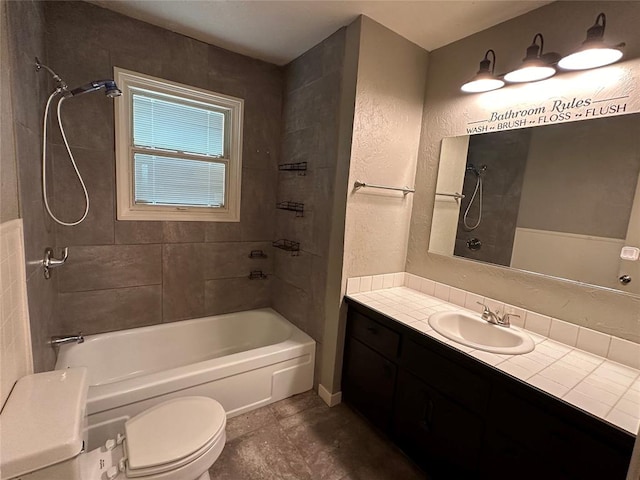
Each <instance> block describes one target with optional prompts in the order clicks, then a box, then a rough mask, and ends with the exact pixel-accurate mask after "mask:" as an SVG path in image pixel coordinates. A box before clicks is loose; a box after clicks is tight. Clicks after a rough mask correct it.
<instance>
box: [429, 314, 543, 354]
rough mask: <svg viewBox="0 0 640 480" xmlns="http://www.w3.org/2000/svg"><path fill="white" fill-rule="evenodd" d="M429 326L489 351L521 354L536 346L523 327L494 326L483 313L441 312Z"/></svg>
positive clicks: (461, 341)
mask: <svg viewBox="0 0 640 480" xmlns="http://www.w3.org/2000/svg"><path fill="white" fill-rule="evenodd" d="M429 325H431V328H433V329H434V330H435V331H436V332H438V333H439V334H440V335H442V336H444V337H447V338H448V339H449V340H453V341H454V342H458V343H461V344H463V345H466V346H468V347H472V348H474V349H478V350H484V351H486V352H492V353H503V354H509V355H519V354H522V353H528V352H531V351H532V350H533V349H534V347H535V344H534V342H533V339H532V338H531V337H530V336H529V335H527V334H526V333H525V332H523V331H522V330H520V329H519V328H515V327H513V326H511V327H501V326H499V325H494V324H492V323H489V322H487V321H486V320H483V319H482V318H480V315H479V314H472V313H468V312H462V311H451V312H438V313H434V314H433V315H431V316H430V317H429Z"/></svg>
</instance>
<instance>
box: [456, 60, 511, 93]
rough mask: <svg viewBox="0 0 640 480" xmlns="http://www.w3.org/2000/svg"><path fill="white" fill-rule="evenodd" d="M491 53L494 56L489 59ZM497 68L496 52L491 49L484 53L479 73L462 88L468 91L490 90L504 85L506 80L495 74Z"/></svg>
mask: <svg viewBox="0 0 640 480" xmlns="http://www.w3.org/2000/svg"><path fill="white" fill-rule="evenodd" d="M489 54H491V56H492V57H493V59H492V60H489ZM495 68H496V52H494V51H493V50H491V49H489V50H487V53H485V54H484V59H483V60H482V61H481V62H480V69H479V70H478V73H476V75H475V76H474V77H473V78H472V79H471V80H469V81H468V82H467V83H465V84H464V85H462V87H460V90H462V91H463V92H467V93H479V92H488V91H490V90H497V89H498V88H502V87H504V81H502V80H501V79H499V78H497V77H496V76H495V75H494V70H495Z"/></svg>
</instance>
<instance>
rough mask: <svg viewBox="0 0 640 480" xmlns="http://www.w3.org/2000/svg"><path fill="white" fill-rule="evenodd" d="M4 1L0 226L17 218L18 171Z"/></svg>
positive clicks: (0, 11) (0, 10) (0, 20)
mask: <svg viewBox="0 0 640 480" xmlns="http://www.w3.org/2000/svg"><path fill="white" fill-rule="evenodd" d="M9 62H10V59H9V35H8V32H7V10H6V1H5V0H2V2H0V65H2V66H3V68H2V69H0V223H2V222H6V221H8V220H13V219H14V218H18V217H19V214H18V172H17V166H16V151H15V144H14V140H13V133H14V132H13V109H12V107H11V86H10V80H11V76H10V74H9V69H8V68H5V67H4V66H5V65H9Z"/></svg>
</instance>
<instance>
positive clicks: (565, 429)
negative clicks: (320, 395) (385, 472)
mask: <svg viewBox="0 0 640 480" xmlns="http://www.w3.org/2000/svg"><path fill="white" fill-rule="evenodd" d="M347 303H348V304H349V314H348V320H347V331H346V338H345V356H344V364H343V378H342V392H343V399H344V401H345V402H346V403H348V404H349V405H351V406H352V407H354V408H355V409H356V410H357V411H359V412H360V413H361V414H362V415H363V416H365V417H366V418H367V419H368V420H369V421H370V422H371V423H373V424H374V425H375V426H376V427H377V428H378V429H379V430H381V431H382V432H383V433H384V434H385V435H387V436H388V437H389V438H390V439H391V440H392V441H394V442H395V443H396V444H397V445H398V446H399V447H400V448H401V449H402V450H403V451H404V452H405V453H406V454H407V455H409V456H410V457H411V458H412V459H413V460H414V461H415V462H416V463H417V464H419V465H420V466H422V467H423V468H424V470H425V471H426V472H427V473H428V474H429V476H430V477H431V478H434V479H438V478H442V479H452V478H486V479H493V480H495V479H509V480H511V479H515V478H517V479H540V478H544V479H576V480H577V479H580V480H586V479H598V480H604V479H607V480H615V479H621V480H622V479H624V478H625V475H626V471H627V468H628V464H629V460H630V457H631V451H632V449H633V442H634V436H633V435H631V434H629V433H628V432H626V431H623V430H621V429H619V428H617V427H615V426H612V425H610V424H608V423H606V422H604V421H602V420H600V419H598V418H595V417H593V416H592V415H589V414H587V413H585V412H583V411H581V410H579V409H577V408H575V407H573V406H571V405H569V404H567V403H565V402H563V401H562V400H559V399H557V398H555V397H552V396H551V395H548V394H546V393H544V392H541V391H540V390H538V389H536V388H534V387H532V386H530V385H528V384H526V383H524V382H521V381H519V380H517V379H514V378H512V377H510V376H508V375H507V374H505V373H502V372H500V371H499V370H497V369H495V368H493V367H490V366H488V365H485V364H483V363H481V362H480V361H477V360H475V359H474V358H472V357H469V356H467V355H466V354H464V353H462V352H460V351H457V350H455V349H453V348H451V347H449V346H447V345H444V344H442V343H441V342H438V341H437V340H435V339H433V338H431V337H428V336H425V335H423V334H421V333H420V332H417V331H415V330H413V329H412V328H410V327H407V326H406V325H403V324H400V323H398V322H395V321H393V320H391V319H389V318H388V317H386V316H384V315H382V314H380V313H378V312H376V311H374V310H371V309H368V308H367V307H365V306H364V305H361V304H359V303H358V302H355V301H352V300H350V299H347Z"/></svg>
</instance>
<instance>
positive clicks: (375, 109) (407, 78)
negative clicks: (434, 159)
mask: <svg viewBox="0 0 640 480" xmlns="http://www.w3.org/2000/svg"><path fill="white" fill-rule="evenodd" d="M427 58H428V53H427V52H426V51H425V50H423V49H422V48H420V47H418V46H417V45H415V44H413V43H411V42H409V41H408V40H406V39H404V38H403V37H401V36H399V35H398V34H396V33H394V32H392V31H391V30H389V29H387V28H385V27H383V26H382V25H380V24H378V23H376V22H374V21H373V20H371V19H369V18H367V17H363V19H362V32H361V40H360V56H359V59H358V82H357V90H356V104H355V116H354V122H353V143H352V146H351V164H350V168H349V187H350V190H349V193H348V197H347V214H346V224H345V242H344V251H345V256H344V274H345V276H346V277H356V276H362V275H374V274H379V273H389V272H397V271H401V270H404V264H405V260H406V252H407V250H406V249H407V240H408V235H409V219H410V216H411V204H412V200H413V196H412V195H403V194H402V193H401V192H392V191H387V190H377V189H368V188H363V189H359V190H357V191H356V190H353V189H352V188H351V187H352V186H353V184H354V182H355V181H356V180H359V181H362V182H367V183H373V184H383V185H392V186H397V187H402V186H405V185H407V186H411V187H413V184H414V180H415V165H416V159H417V155H418V141H419V138H420V119H421V116H422V101H423V98H424V86H425V78H426V71H427ZM373 259H375V261H373Z"/></svg>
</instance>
